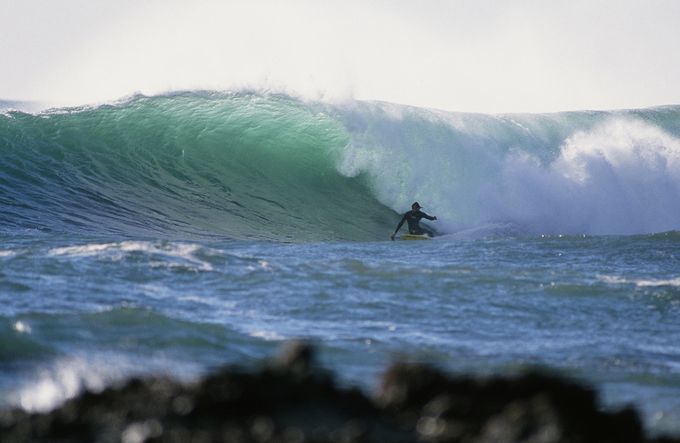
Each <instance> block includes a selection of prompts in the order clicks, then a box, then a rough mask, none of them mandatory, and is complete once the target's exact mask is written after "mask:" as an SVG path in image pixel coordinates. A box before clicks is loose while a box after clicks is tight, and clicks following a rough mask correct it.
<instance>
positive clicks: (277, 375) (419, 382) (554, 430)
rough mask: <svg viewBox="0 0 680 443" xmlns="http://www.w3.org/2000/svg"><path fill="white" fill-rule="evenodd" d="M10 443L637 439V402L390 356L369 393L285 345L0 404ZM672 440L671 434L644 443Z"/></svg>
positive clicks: (2, 437) (541, 377)
mask: <svg viewBox="0 0 680 443" xmlns="http://www.w3.org/2000/svg"><path fill="white" fill-rule="evenodd" d="M0 441H2V442H3V443H5V442H9V443H14V442H22V443H23V442H64V443H67V442H68V443H70V442H74V443H75V442H100V443H108V442H125V443H138V442H243V443H250V442H253V443H274V442H280V443H322V442H328V443H335V442H338V443H340V442H343V443H350V442H376V443H377V442H380V443H400V442H404V443H406V442H433V443H436V442H465V443H487V442H488V443H491V442H495V443H501V442H508V443H510V442H526V443H552V442H565V443H566V442H570V443H572V442H573V443H577V442H584V443H587V442H593V443H595V442H597V443H606V442H642V441H645V439H644V435H643V432H642V427H641V425H640V421H639V418H638V416H637V413H636V412H635V411H633V410H624V411H620V412H603V411H601V410H600V409H599V407H598V405H597V402H596V397H595V394H594V392H593V391H592V390H590V389H588V388H586V387H584V386H582V385H580V384H577V383H574V382H572V381H569V380H565V379H563V378H560V377H555V376H551V375H546V374H538V373H532V374H526V375H524V376H521V377H517V378H514V379H508V378H491V379H486V380H479V379H474V378H467V377H451V376H448V375H446V374H445V373H443V372H441V371H439V370H436V369H433V368H431V367H428V366H423V365H407V364H397V365H394V366H392V367H391V368H389V369H388V371H387V372H386V374H385V376H384V379H383V383H382V386H381V391H380V393H379V394H378V396H377V397H376V398H375V399H370V398H368V397H367V396H365V395H364V394H362V393H361V392H359V391H358V390H356V389H340V388H338V387H337V386H336V385H335V382H334V380H333V377H332V376H331V375H330V374H329V373H327V372H325V371H323V370H321V369H319V368H317V367H316V362H315V359H314V349H313V348H312V347H311V346H309V345H308V344H305V343H301V342H297V343H292V344H289V345H288V346H287V347H286V349H285V350H284V352H283V353H282V355H281V356H280V357H279V358H278V359H277V360H275V361H273V362H271V363H270V364H267V365H264V366H263V368H262V369H260V370H257V371H245V370H243V369H241V368H237V367H227V368H223V369H222V370H220V371H218V372H216V373H214V374H212V375H209V376H207V377H205V378H203V379H202V380H200V381H199V382H197V383H195V384H191V385H186V384H181V383H177V382H175V381H173V380H169V379H166V378H158V377H157V378H148V379H132V380H129V381H128V382H127V383H125V384H124V385H123V386H120V387H116V388H109V389H106V390H104V391H103V392H100V393H87V392H86V393H83V394H81V395H80V396H78V397H77V398H74V399H72V400H69V401H67V402H66V403H65V404H63V405H62V406H61V407H59V408H58V409H55V410H54V411H51V412H50V413H47V414H29V413H26V412H23V411H20V410H8V411H0ZM649 441H657V442H659V443H661V442H672V441H676V442H679V441H680V440H672V439H670V438H663V439H662V438H658V439H657V440H649Z"/></svg>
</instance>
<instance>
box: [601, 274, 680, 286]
mask: <svg viewBox="0 0 680 443" xmlns="http://www.w3.org/2000/svg"><path fill="white" fill-rule="evenodd" d="M598 278H599V280H600V281H602V282H604V283H609V284H619V285H634V286H637V287H638V288H645V287H662V286H671V287H680V277H678V278H671V279H645V278H639V279H628V278H625V277H620V276H616V275H601V276H599V277H598Z"/></svg>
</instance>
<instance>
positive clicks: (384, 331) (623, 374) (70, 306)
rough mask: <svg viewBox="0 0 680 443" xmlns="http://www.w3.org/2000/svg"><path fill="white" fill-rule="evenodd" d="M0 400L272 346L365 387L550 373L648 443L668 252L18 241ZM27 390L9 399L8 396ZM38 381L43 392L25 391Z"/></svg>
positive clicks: (439, 243)
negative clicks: (631, 409) (613, 409)
mask: <svg viewBox="0 0 680 443" xmlns="http://www.w3.org/2000/svg"><path fill="white" fill-rule="evenodd" d="M0 263H1V265H2V268H1V269H2V271H1V274H0V278H1V279H0V284H1V285H2V286H1V287H2V292H1V295H0V297H1V302H2V324H1V326H0V327H1V328H2V329H1V330H2V347H0V350H1V351H2V354H3V355H2V357H3V358H2V362H3V363H2V379H1V382H2V389H3V390H4V391H5V393H8V394H9V396H8V399H10V401H13V402H18V403H21V404H23V405H24V406H25V407H28V408H29V409H30V408H33V409H40V408H44V407H48V406H50V405H52V404H54V402H58V401H60V400H61V399H63V398H64V397H65V396H69V395H72V394H73V393H75V392H77V391H78V389H80V388H81V387H83V386H87V387H90V388H93V389H97V388H98V387H101V386H105V385H106V384H107V383H110V382H112V381H114V380H117V379H120V378H121V377H125V376H127V375H131V374H137V373H159V372H160V373H169V374H172V375H175V376H179V377H183V378H192V377H195V376H197V375H198V374H200V373H202V372H203V371H205V370H207V369H209V368H213V367H215V366H216V365H219V364H223V363H228V362H237V363H252V362H255V361H257V360H258V359H260V358H262V357H265V356H268V355H270V354H271V353H272V352H274V349H275V348H276V346H277V343H278V342H280V341H281V340H285V339H289V338H297V337H305V338H310V339H312V340H314V341H315V342H317V343H319V345H320V346H321V349H322V357H323V364H324V365H325V366H327V367H330V368H332V369H333V370H334V371H336V372H338V373H339V374H340V375H341V376H342V377H343V379H345V380H346V381H347V382H351V383H354V384H360V385H362V386H364V387H366V388H369V389H370V388H371V387H373V386H375V381H376V377H377V374H379V373H380V371H382V370H383V369H384V368H385V365H386V364H387V363H388V362H389V361H391V360H392V359H394V358H396V357H404V358H411V359H417V360H422V361H427V362H432V363H435V364H438V365H441V366H443V367H446V368H449V369H451V370H454V371H463V372H474V373H485V374H488V373H492V372H501V373H504V372H513V371H516V370H518V369H519V368H522V367H526V366H527V365H542V366H549V367H551V368H556V369H558V370H560V371H563V372H565V373H566V374H569V375H572V376H575V377H578V378H580V379H582V380H585V381H589V382H593V383H595V384H596V385H597V387H598V388H599V389H600V390H601V392H602V394H603V395H604V399H605V400H606V402H607V404H609V405H621V404H624V403H627V402H633V403H634V404H635V405H637V406H638V407H639V408H642V409H643V410H644V413H645V416H646V420H647V422H648V425H649V426H650V427H652V428H655V429H663V430H668V429H671V430H678V423H679V422H680V400H678V399H679V398H680V348H678V347H677V339H678V337H680V324H679V323H678V322H677V318H678V314H680V278H679V276H678V274H677V269H678V266H679V265H680V246H679V245H678V237H677V234H673V233H669V234H659V235H643V236H626V237H616V236H610V237H590V236H585V237H583V236H581V237H560V236H555V237H542V236H535V237H516V236H509V237H508V236H503V237H497V238H481V239H474V238H459V237H458V238H457V237H456V236H448V237H442V238H440V239H437V240H433V241H429V242H349V243H348V242H340V243H335V242H330V243H311V244H281V243H269V242H235V241H221V242H220V241H217V242H212V241H211V242H179V241H159V240H143V239H137V240H131V239H125V240H114V239H102V238H99V239H91V240H89V241H80V240H76V239H61V238H53V237H51V236H45V237H43V238H42V239H41V240H40V241H37V240H36V238H35V237H34V236H29V237H26V238H14V239H12V240H8V241H5V242H4V243H3V249H2V251H0ZM18 381H20V383H19V385H20V386H21V388H19V389H17V382H18ZM36 381H39V383H37V384H36Z"/></svg>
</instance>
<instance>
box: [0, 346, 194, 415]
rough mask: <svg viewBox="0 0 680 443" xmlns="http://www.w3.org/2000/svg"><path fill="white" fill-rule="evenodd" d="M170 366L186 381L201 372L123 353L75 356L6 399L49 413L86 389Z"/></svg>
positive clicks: (164, 370)
mask: <svg viewBox="0 0 680 443" xmlns="http://www.w3.org/2000/svg"><path fill="white" fill-rule="evenodd" d="M140 368H144V369H143V370H141V369H140ZM168 368H172V374H169V375H172V376H174V377H178V378H180V379H183V380H190V379H191V378H194V377H196V376H197V375H198V374H199V373H200V370H199V368H198V367H197V366H194V365H191V364H186V363H185V364H179V365H178V364H177V362H168V361H167V360H166V359H164V358H158V357H152V358H151V359H150V360H145V361H144V364H143V365H140V364H139V362H138V361H135V360H133V359H130V358H127V357H125V356H122V355H110V354H100V355H88V356H87V357H85V356H75V357H69V358H65V359H62V360H58V361H56V362H53V363H52V364H50V365H49V366H46V367H43V368H42V369H40V370H39V371H38V372H37V373H36V374H35V375H34V376H31V377H30V378H29V380H27V381H26V382H25V383H24V384H23V385H22V386H20V387H19V388H18V389H17V390H16V391H15V392H13V393H10V394H9V395H8V397H7V398H6V399H5V400H6V401H8V402H9V403H10V404H13V405H16V406H20V407H21V408H23V409H24V410H26V411H29V412H46V411H49V410H51V409H53V408H55V407H57V406H59V405H60V404H62V403H63V402H64V401H66V400H69V399H71V398H73V397H75V396H76V395H78V394H79V393H80V392H82V391H83V390H88V391H92V392H100V391H102V390H103V389H104V388H106V387H107V386H110V385H112V384H116V383H118V382H121V381H123V380H125V379H127V378H128V377H130V376H133V375H141V374H142V373H145V372H155V373H160V374H164V373H168Z"/></svg>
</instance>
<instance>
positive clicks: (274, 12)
mask: <svg viewBox="0 0 680 443" xmlns="http://www.w3.org/2000/svg"><path fill="white" fill-rule="evenodd" d="M241 87H255V88H269V89H275V90H283V91H287V92H290V93H295V94H301V95H304V96H310V97H319V98H327V99H344V98H349V97H353V98H357V99H377V100H386V101H392V102H398V103H407V104H412V105H417V106H426V107H435V108H441V109H447V110H457V111H481V112H510V111H517V112H521V111H528V112H542V111H559V110H572V109H613V108H631V107H643V106H652V105H661V104H677V103H680V0H636V1H633V0H601V1H598V0H564V1H562V0H556V1H550V0H512V1H510V0H507V1H506V0H498V1H491V0H449V1H444V0H419V1H415V0H374V1H369V0H331V1H323V0H285V1H277V0H271V1H263V0H231V1H227V0H225V1H192V2H189V1H179V0H176V1H175V0H116V1H113V0H98V1H93V0H60V1H52V0H44V1H39V0H0V99H14V100H41V101H50V102H54V103H59V104H82V103H89V102H96V101H102V100H111V99H115V98H118V97H121V96H124V95H127V94H130V93H133V92H143V93H147V94H153V93H160V92H163V91H167V90H175V89H196V88H200V89H219V90H225V89H235V88H241Z"/></svg>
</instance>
